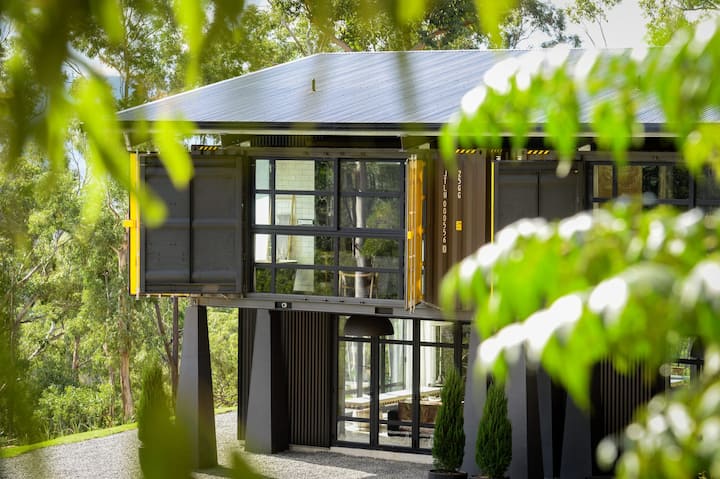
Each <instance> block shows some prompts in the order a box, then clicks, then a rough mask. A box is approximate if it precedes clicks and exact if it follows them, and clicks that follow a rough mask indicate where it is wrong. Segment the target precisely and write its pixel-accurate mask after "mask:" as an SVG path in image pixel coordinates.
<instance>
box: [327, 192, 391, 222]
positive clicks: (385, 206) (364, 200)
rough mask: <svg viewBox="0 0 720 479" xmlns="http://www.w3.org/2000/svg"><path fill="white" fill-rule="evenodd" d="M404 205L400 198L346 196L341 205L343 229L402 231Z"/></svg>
mask: <svg viewBox="0 0 720 479" xmlns="http://www.w3.org/2000/svg"><path fill="white" fill-rule="evenodd" d="M404 208H405V206H404V203H403V200H402V199H400V198H371V197H367V196H345V195H343V197H342V200H341V204H340V227H341V228H370V229H400V228H402V227H403V224H404V223H403V214H404Z"/></svg>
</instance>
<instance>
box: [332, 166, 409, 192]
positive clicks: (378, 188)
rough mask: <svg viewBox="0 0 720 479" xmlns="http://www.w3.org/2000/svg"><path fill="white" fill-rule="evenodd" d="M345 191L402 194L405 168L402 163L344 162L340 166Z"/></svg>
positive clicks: (341, 183)
mask: <svg viewBox="0 0 720 479" xmlns="http://www.w3.org/2000/svg"><path fill="white" fill-rule="evenodd" d="M340 169H341V171H340V175H341V178H342V181H341V182H340V187H341V188H342V190H343V191H372V192H391V191H396V192H401V191H403V190H404V188H405V167H404V164H403V162H400V161H367V160H343V161H342V162H341V166H340Z"/></svg>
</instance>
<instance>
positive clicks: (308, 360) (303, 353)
mask: <svg viewBox="0 0 720 479" xmlns="http://www.w3.org/2000/svg"><path fill="white" fill-rule="evenodd" d="M332 321H333V316H332V315H330V314H328V313H314V312H284V313H282V328H281V341H282V350H283V353H284V355H285V366H286V371H287V378H288V388H287V391H288V409H289V411H288V413H289V414H288V416H289V418H290V443H291V444H302V445H307V446H320V447H330V433H331V429H332V428H331V424H330V423H331V421H332V404H333V400H332V397H333V395H332V374H333V371H334V369H335V368H334V367H333V335H332V331H333V327H332V325H333V322H332Z"/></svg>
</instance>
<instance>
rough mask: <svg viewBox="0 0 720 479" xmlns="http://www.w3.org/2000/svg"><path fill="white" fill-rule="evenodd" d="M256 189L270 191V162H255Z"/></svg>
mask: <svg viewBox="0 0 720 479" xmlns="http://www.w3.org/2000/svg"><path fill="white" fill-rule="evenodd" d="M255 188H256V189H258V190H269V189H270V160H255Z"/></svg>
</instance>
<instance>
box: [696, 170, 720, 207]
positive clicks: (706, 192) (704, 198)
mask: <svg viewBox="0 0 720 479" xmlns="http://www.w3.org/2000/svg"><path fill="white" fill-rule="evenodd" d="M696 196H697V201H698V203H701V204H702V203H705V202H708V201H709V202H717V201H720V184H718V181H717V178H716V176H715V174H714V173H713V172H712V170H707V171H706V172H705V174H704V175H703V176H701V177H700V178H698V180H697V192H696Z"/></svg>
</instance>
